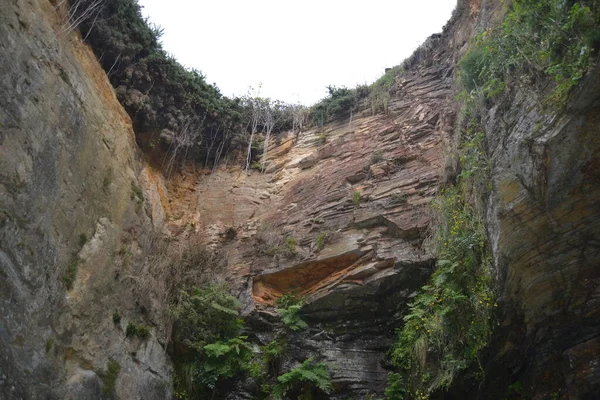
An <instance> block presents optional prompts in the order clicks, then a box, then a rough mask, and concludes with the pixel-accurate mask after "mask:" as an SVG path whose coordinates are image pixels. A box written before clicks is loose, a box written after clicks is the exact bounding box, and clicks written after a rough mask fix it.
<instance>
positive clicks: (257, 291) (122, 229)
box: [0, 0, 600, 399]
mask: <svg viewBox="0 0 600 400" xmlns="http://www.w3.org/2000/svg"><path fill="white" fill-rule="evenodd" d="M56 6H57V4H55V3H51V2H48V1H45V0H39V1H33V2H25V1H21V0H10V1H4V2H2V3H0V11H1V12H0V38H2V41H1V42H0V53H1V54H2V57H1V58H0V71H1V72H2V74H1V76H2V79H1V80H0V153H1V156H0V268H1V269H0V278H1V280H0V398H7V399H13V398H23V399H30V398H31V399H36V398H56V399H59V398H60V399H63V398H73V399H75V398H90V399H94V398H98V399H100V398H105V397H106V396H108V394H107V392H105V390H106V389H107V382H108V383H110V379H107V376H108V375H109V374H108V370H109V368H108V367H109V365H110V362H117V363H118V365H119V367H120V371H119V372H118V375H117V376H116V377H115V379H114V380H113V382H112V384H113V385H114V395H115V396H116V397H117V398H122V399H134V398H137V399H153V398H156V399H163V398H168V397H169V396H170V391H171V371H170V369H171V367H170V365H171V362H170V360H169V357H168V355H167V353H166V348H167V344H168V340H169V335H168V328H166V326H167V325H168V323H169V322H168V321H165V320H163V316H162V314H160V313H159V312H157V311H156V308H157V307H156V305H153V303H152V300H151V299H149V297H150V296H149V295H148V293H142V292H143V290H142V289H141V286H139V285H138V281H140V280H141V278H142V277H143V275H144V274H145V273H147V270H145V269H144V268H145V266H144V265H145V263H144V260H145V259H146V256H147V255H148V253H149V252H150V251H151V249H152V247H153V243H154V242H153V237H154V235H155V231H160V232H163V233H166V235H167V236H170V237H171V238H173V240H178V238H180V237H182V236H184V235H188V236H194V237H198V238H200V239H201V240H202V242H203V243H204V245H206V246H208V247H209V248H212V249H215V250H219V251H222V252H223V254H225V255H226V261H227V262H226V264H227V266H226V267H225V270H224V271H223V272H222V275H223V279H225V280H226V281H228V282H229V284H230V287H231V288H232V290H233V291H234V292H235V294H236V295H237V297H238V298H240V299H241V300H242V301H243V304H244V316H245V318H246V321H247V326H248V332H247V333H248V335H249V336H251V337H252V338H253V339H254V340H256V341H257V342H260V343H262V344H266V343H268V342H269V341H270V340H271V339H273V337H274V333H273V330H274V329H275V327H276V326H277V322H276V320H277V318H276V313H275V310H274V307H273V306H274V303H275V301H276V300H277V299H278V298H280V297H281V296H282V295H283V294H286V293H298V294H301V295H303V296H305V297H306V299H307V304H306V306H305V307H304V308H303V312H302V316H303V318H305V319H306V321H307V322H308V323H309V328H308V329H307V330H304V331H302V332H299V333H294V334H292V335H291V337H290V340H289V346H290V348H289V352H288V356H287V357H286V358H285V360H284V362H283V367H284V369H285V368H288V367H293V366H294V365H296V364H297V363H298V362H301V361H303V360H305V359H306V358H307V357H309V356H316V357H317V358H318V359H320V360H323V361H327V362H328V363H330V364H331V366H332V377H333V384H334V387H335V389H336V392H335V393H334V394H333V395H331V397H330V398H333V399H347V398H352V397H354V398H367V396H369V395H381V394H382V392H383V390H384V389H385V387H386V385H387V373H388V371H389V370H390V366H389V365H388V362H387V356H386V355H387V352H388V350H389V348H390V346H391V344H392V342H393V340H394V339H395V333H394V329H395V328H397V327H398V326H400V325H401V324H402V317H403V314H404V310H405V305H406V304H407V303H408V302H409V301H410V300H411V299H412V298H414V296H415V294H416V293H417V292H418V290H419V289H420V288H421V286H422V285H423V284H424V283H425V282H426V281H427V278H428V277H429V275H430V274H431V272H432V271H433V268H434V265H435V261H436V259H435V255H434V254H433V253H432V250H431V246H429V243H428V241H429V237H430V234H431V229H432V228H433V226H432V224H433V222H434V221H433V214H432V212H431V211H430V207H429V206H430V203H431V201H432V200H433V199H434V198H435V196H436V195H437V194H438V192H439V189H440V187H441V185H442V184H443V183H444V181H445V180H446V179H447V177H446V173H447V171H445V169H444V168H445V165H446V159H447V158H448V153H449V152H450V149H451V148H452V143H453V138H454V137H455V135H456V132H455V126H456V119H457V116H458V114H459V110H458V109H457V108H458V107H457V104H458V103H457V102H456V100H455V96H456V94H457V93H458V91H459V89H458V87H457V83H456V74H457V63H458V60H459V59H460V57H461V56H462V55H464V53H465V52H466V50H467V47H468V46H469V43H470V40H471V38H472V37H473V36H474V35H475V34H476V33H477V32H478V30H480V29H482V28H485V27H488V26H491V25H493V24H496V23H497V22H498V21H499V20H500V19H501V18H502V16H503V13H504V10H505V8H503V7H502V5H501V4H499V2H494V1H486V0H481V1H479V0H471V1H464V2H459V10H458V12H457V13H456V14H455V16H454V18H453V20H452V21H451V22H450V23H449V24H448V26H447V27H446V29H445V30H444V32H443V33H442V34H439V35H434V36H433V37H432V38H430V39H429V41H428V42H427V44H426V45H425V46H424V47H423V48H422V49H421V50H419V51H418V52H417V53H416V55H415V56H414V57H413V58H412V59H411V60H410V62H409V63H407V71H406V72H405V73H404V74H402V76H400V77H398V78H397V80H396V82H395V85H394V88H393V95H392V97H391V99H390V102H389V104H388V106H387V111H386V112H385V113H379V114H373V113H372V112H371V110H370V107H369V105H368V104H367V103H363V104H361V105H360V107H359V110H360V111H359V112H358V113H357V114H354V115H352V117H350V116H348V117H345V118H340V119H338V120H337V121H334V122H332V123H330V124H327V125H325V126H323V127H320V128H316V127H315V128H311V129H309V130H306V131H304V132H301V133H299V134H295V133H291V132H290V133H288V134H285V135H282V136H280V137H279V138H278V139H277V141H276V142H275V143H274V144H272V145H271V148H270V150H269V159H268V166H267V168H266V171H265V172H264V173H260V172H258V171H253V172H251V173H249V174H246V173H245V172H244V171H243V170H242V169H241V168H240V167H238V166H227V165H222V166H221V167H220V168H218V169H216V170H215V171H214V172H212V173H209V172H206V173H205V172H204V171H201V170H200V171H198V170H195V169H193V168H189V169H184V170H182V171H181V172H179V173H178V174H176V175H175V176H173V177H172V179H171V180H170V181H169V182H163V179H162V177H161V175H160V173H159V172H157V171H154V170H153V169H152V168H151V167H149V166H148V165H147V164H146V162H145V160H144V155H143V154H142V153H141V152H140V150H139V149H138V148H137V146H136V144H135V139H134V133H133V131H132V129H131V121H130V119H129V117H128V116H127V114H126V113H125V112H124V111H123V108H122V107H121V105H120V104H119V103H118V101H117V99H116V97H115V95H114V91H113V89H112V88H111V87H110V83H109V81H108V80H107V78H106V73H105V72H104V71H103V70H102V69H101V68H100V66H99V65H98V63H97V61H96V59H95V57H94V55H93V53H92V52H91V50H90V49H89V48H88V47H87V46H85V45H83V44H82V43H81V41H80V38H79V37H78V36H77V35H76V34H75V33H73V32H71V31H69V30H65V29H64V23H65V20H64V15H65V14H64V10H62V9H61V8H60V7H58V8H56ZM598 72H599V67H598V65H596V66H595V68H594V70H593V71H591V72H590V73H588V75H587V77H586V78H585V80H584V82H582V83H581V84H580V86H579V88H578V89H577V92H576V93H574V94H573V96H572V99H573V101H571V102H570V103H569V105H568V107H567V108H566V109H565V110H562V111H560V112H558V113H557V112H554V113H548V112H547V110H546V109H544V108H543V107H542V105H541V103H542V101H541V98H542V96H543V93H538V92H536V91H535V90H533V89H531V88H529V87H527V86H523V87H521V88H520V89H519V90H518V91H517V94H516V96H515V98H514V99H511V101H510V102H503V103H501V104H496V105H493V106H492V107H491V108H490V109H489V111H488V113H487V114H486V116H485V119H484V122H485V131H486V136H485V142H486V149H487V150H488V155H489V158H490V165H491V166H492V172H491V192H490V195H489V198H487V199H486V201H485V216H486V228H487V231H488V236H489V241H490V245H491V247H492V254H493V264H494V268H493V273H494V278H495V285H496V290H497V292H498V304H499V307H498V315H497V323H498V326H497V328H496V331H495V334H494V337H493V340H492V344H491V346H490V348H489V350H488V351H486V352H485V354H484V355H483V358H482V368H483V369H484V370H485V380H484V382H483V383H482V384H480V382H472V381H470V380H469V379H468V378H465V379H463V380H462V381H459V382H457V383H456V384H455V385H454V387H453V388H451V390H450V391H449V393H447V394H440V395H439V397H440V398H443V397H448V398H485V399H489V398H499V399H503V398H505V397H506V395H507V388H508V387H509V386H510V385H514V384H516V383H519V385H520V386H521V387H522V389H521V390H522V392H521V393H518V394H517V395H518V396H522V397H523V398H535V399H546V398H552V396H555V395H558V396H559V397H558V398H564V399H571V398H577V399H579V398H581V399H592V398H595V397H594V396H595V395H596V394H597V393H598V392H600V387H599V385H600V370H599V368H600V367H599V366H598V363H597V360H598V359H600V354H599V353H600V343H599V339H598V338H599V336H598V335H599V332H600V326H599V325H598V321H600V319H599V318H598V317H599V315H598V310H600V307H599V305H598V300H599V295H600V293H599V289H598V287H599V285H598V279H599V278H600V276H599V275H598V271H599V270H600V269H599V268H598V266H599V264H598V262H597V259H598V253H599V251H600V250H599V249H600V247H599V246H598V237H599V233H600V209H599V208H598V205H597V204H598V201H597V199H598V198H599V196H600V193H598V190H599V189H598V187H599V185H598V183H599V182H600V179H599V176H598V171H599V170H600V169H599V167H600V160H599V158H600V155H599V152H600V143H599V139H598V138H599V137H600V136H599V135H598V133H599V132H598V126H600V125H599V124H598V123H599V121H598V115H599V111H600V110H599V108H600V102H599V98H598V97H599V96H598V94H599V93H600V79H599V78H598V77H599V76H600V75H599V74H598ZM231 232H235V234H233V235H232V234H231ZM291 238H293V240H290V239H291ZM73 264H75V265H76V266H77V269H78V272H77V274H76V278H75V279H74V281H73V282H71V283H70V284H67V283H66V282H65V281H68V279H65V278H66V277H67V276H68V274H67V272H68V270H69V267H70V266H71V265H73ZM69 286H70V287H69ZM115 311H118V312H119V314H120V315H121V316H122V321H120V322H119V323H118V324H115V322H114V321H113V313H114V312H115ZM128 322H136V323H140V322H143V323H144V324H146V325H148V326H150V327H151V328H152V331H151V334H150V336H149V338H148V339H146V340H141V339H138V338H135V337H133V338H128V337H126V336H125V332H124V329H123V327H124V326H126V325H127V323H128ZM109 389H110V388H109ZM252 390H253V389H252V384H251V383H248V382H238V384H237V385H236V386H235V387H234V388H233V389H232V391H231V393H230V394H229V395H228V397H227V398H229V399H239V398H249V396H250V394H249V393H250V392H252ZM518 396H517V398H518Z"/></svg>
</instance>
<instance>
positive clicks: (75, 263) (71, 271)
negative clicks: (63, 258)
mask: <svg viewBox="0 0 600 400" xmlns="http://www.w3.org/2000/svg"><path fill="white" fill-rule="evenodd" d="M78 269H79V259H78V258H77V257H73V259H72V260H71V262H70V263H69V265H67V269H66V271H65V274H64V275H63V282H64V283H65V285H67V289H69V290H71V289H73V283H75V279H77V271H78Z"/></svg>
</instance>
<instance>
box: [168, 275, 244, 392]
mask: <svg viewBox="0 0 600 400" xmlns="http://www.w3.org/2000/svg"><path fill="white" fill-rule="evenodd" d="M240 307H241V304H240V302H239V301H238V300H237V299H236V298H235V297H233V296H231V295H230V294H229V293H228V292H227V287H226V286H223V285H214V284H209V285H206V286H205V287H202V288H195V289H193V290H191V291H189V292H182V293H181V296H180V298H179V301H178V304H177V305H176V307H175V309H174V311H173V315H174V317H175V326H174V332H173V343H174V347H175V349H174V351H175V354H174V360H175V371H176V376H175V393H176V397H177V398H180V399H187V398H208V396H209V393H210V396H213V395H214V394H215V393H216V392H218V391H219V386H220V385H221V383H223V382H225V381H226V380H227V379H230V378H233V377H234V376H236V375H238V374H240V373H242V372H244V371H247V370H248V369H249V367H250V365H251V364H250V360H251V359H252V349H251V347H250V344H249V343H248V342H247V337H245V336H240V333H241V330H242V327H243V320H242V319H241V318H240V317H239V309H240Z"/></svg>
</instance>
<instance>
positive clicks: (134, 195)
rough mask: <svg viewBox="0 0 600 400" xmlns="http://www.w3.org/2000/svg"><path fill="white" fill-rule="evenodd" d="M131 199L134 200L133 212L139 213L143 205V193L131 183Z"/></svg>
mask: <svg viewBox="0 0 600 400" xmlns="http://www.w3.org/2000/svg"><path fill="white" fill-rule="evenodd" d="M130 198H131V199H134V200H135V212H139V211H140V210H141V208H142V206H143V205H144V192H143V191H142V189H140V187H139V186H138V185H136V184H135V182H133V181H132V182H131V196H130Z"/></svg>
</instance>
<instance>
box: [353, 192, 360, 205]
mask: <svg viewBox="0 0 600 400" xmlns="http://www.w3.org/2000/svg"><path fill="white" fill-rule="evenodd" d="M352 203H353V204H354V207H358V206H359V205H360V190H355V191H354V192H352Z"/></svg>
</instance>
